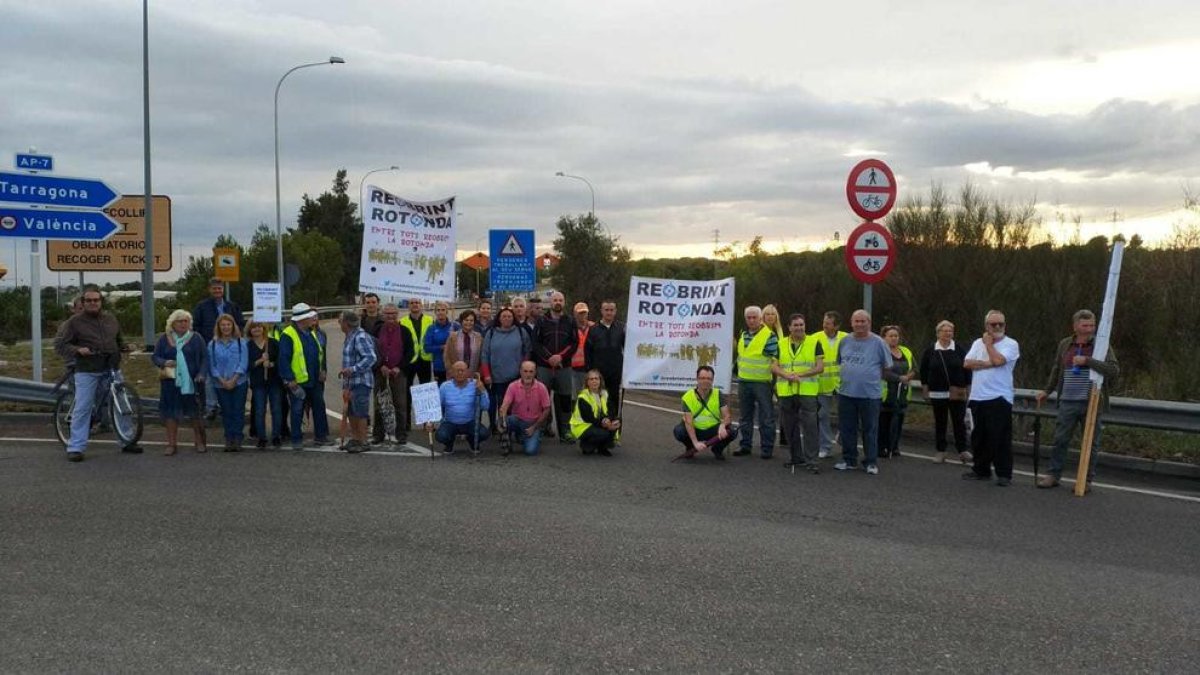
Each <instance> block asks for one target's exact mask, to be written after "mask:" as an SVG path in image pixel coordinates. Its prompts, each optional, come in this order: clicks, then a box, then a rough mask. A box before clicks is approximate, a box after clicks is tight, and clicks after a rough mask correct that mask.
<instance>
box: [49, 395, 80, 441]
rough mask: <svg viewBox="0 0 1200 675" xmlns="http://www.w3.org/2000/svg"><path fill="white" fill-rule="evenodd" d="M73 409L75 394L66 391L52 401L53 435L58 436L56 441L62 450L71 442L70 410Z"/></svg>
mask: <svg viewBox="0 0 1200 675" xmlns="http://www.w3.org/2000/svg"><path fill="white" fill-rule="evenodd" d="M74 407H75V392H74V390H71V389H66V390H63V392H62V393H60V394H59V395H58V398H57V399H56V400H55V401H54V412H53V413H51V416H52V417H53V420H54V433H55V434H57V435H58V440H59V442H60V443H62V444H63V447H64V448H65V447H67V444H68V443H69V442H70V441H71V409H72V408H74Z"/></svg>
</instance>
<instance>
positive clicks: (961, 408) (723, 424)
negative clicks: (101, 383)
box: [56, 279, 1118, 488]
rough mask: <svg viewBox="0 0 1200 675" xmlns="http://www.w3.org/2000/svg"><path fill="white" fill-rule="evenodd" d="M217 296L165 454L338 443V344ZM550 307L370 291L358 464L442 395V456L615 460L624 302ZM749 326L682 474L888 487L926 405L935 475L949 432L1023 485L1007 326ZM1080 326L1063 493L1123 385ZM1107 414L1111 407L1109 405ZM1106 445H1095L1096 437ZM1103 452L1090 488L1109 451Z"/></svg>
mask: <svg viewBox="0 0 1200 675" xmlns="http://www.w3.org/2000/svg"><path fill="white" fill-rule="evenodd" d="M209 289H210V297H208V298H206V299H205V300H203V301H202V302H200V303H199V304H198V305H197V306H196V308H195V310H194V311H193V312H187V311H185V310H175V311H174V312H172V313H171V315H170V316H169V317H168V319H167V323H166V327H165V331H164V333H163V334H162V335H161V336H160V337H159V338H158V340H157V343H156V345H155V348H154V352H153V354H152V357H151V358H152V361H153V363H154V365H155V366H156V367H158V369H159V376H160V399H159V413H160V416H161V418H162V419H163V421H164V424H165V427H166V432H167V448H166V451H165V454H167V455H173V454H175V453H176V452H177V444H178V430H179V425H180V423H181V422H183V421H190V422H191V425H192V427H193V432H194V443H195V449H196V451H197V452H205V451H206V450H207V447H206V434H205V426H204V417H208V418H209V419H213V418H214V417H215V415H217V414H218V413H219V414H220V416H221V420H222V426H223V429H224V438H225V450H226V451H231V452H235V451H238V450H241V449H242V444H243V440H244V433H243V432H244V429H245V427H246V402H247V398H249V399H250V411H251V413H250V414H251V424H250V428H251V433H252V435H253V436H254V437H255V438H256V439H257V447H258V448H260V449H266V448H267V447H268V445H269V446H271V447H275V448H278V447H281V446H282V444H283V442H284V441H285V440H286V441H288V442H290V444H291V447H292V449H295V450H299V449H302V448H303V447H304V443H303V441H304V438H303V429H304V419H305V417H306V416H311V427H312V443H313V444H314V445H315V446H318V447H332V446H335V445H337V443H336V442H335V441H334V440H333V439H332V438H331V437H330V428H329V423H328V418H327V414H326V410H325V392H324V387H325V383H326V379H327V373H328V366H327V363H328V356H327V354H326V351H327V347H328V337H327V335H326V334H325V332H324V331H323V330H322V329H321V327H320V325H319V321H318V318H317V312H316V311H315V310H314V309H313V308H312V307H311V306H309V305H308V304H306V303H303V302H301V303H297V304H296V305H295V306H293V307H292V312H291V316H290V319H289V320H288V321H287V322H285V323H283V324H280V325H275V324H265V323H255V322H250V323H246V321H245V320H244V319H243V317H242V313H241V311H240V310H239V308H238V307H237V305H236V304H234V303H233V302H232V301H231V300H229V299H226V298H225V297H224V285H223V284H222V283H221V282H220V281H218V280H215V279H214V280H212V282H211V283H210V287H209ZM81 298H82V300H83V305H82V307H81V311H78V312H77V314H76V315H75V316H74V317H72V318H71V319H70V320H68V321H67V322H65V323H64V324H63V326H62V327H61V328H60V330H59V334H58V337H57V338H56V348H57V349H58V352H59V353H60V354H61V355H62V356H63V357H64V358H65V359H68V360H70V361H72V362H73V363H74V364H75V369H76V374H75V377H76V389H77V394H76V400H75V405H76V407H77V409H78V410H79V411H82V410H87V409H90V406H91V403H92V402H91V400H88V395H87V394H88V392H89V391H92V389H94V387H91V388H89V387H88V386H87V385H88V383H89V382H90V381H91V380H90V379H88V378H93V379H94V376H95V373H96V372H98V369H99V368H100V367H101V366H103V367H105V368H107V367H114V364H115V363H117V362H119V360H120V355H119V352H120V350H119V349H117V345H118V343H119V341H120V335H119V327H118V326H117V325H116V322H115V319H113V318H112V317H111V315H109V314H107V313H104V312H103V311H102V307H101V305H102V302H103V300H102V298H101V296H100V293H99V290H98V289H95V288H94V287H89V288H87V289H85V290H84V293H83V294H82V296H81ZM542 304H543V303H542V300H541V298H540V297H538V296H533V297H529V298H525V297H520V296H518V297H514V298H512V299H511V300H510V301H509V302H508V303H507V304H505V305H503V306H502V307H501V308H500V309H499V310H498V311H495V312H494V311H493V308H494V305H493V304H492V302H491V301H490V300H487V299H484V300H482V301H481V302H480V303H479V304H478V306H477V307H476V308H473V309H467V310H465V311H462V312H460V313H459V314H458V316H457V317H451V315H450V307H449V305H448V304H447V303H445V302H440V301H439V302H436V303H434V305H433V315H432V316H430V315H428V314H426V313H425V311H424V309H425V305H424V303H423V302H422V301H421V300H420V299H418V298H410V299H409V300H408V301H407V307H406V308H405V309H406V311H405V312H403V315H402V312H401V309H400V308H399V307H398V306H397V305H395V304H391V303H388V304H382V303H381V301H380V298H379V297H378V296H377V295H375V294H373V293H367V294H366V295H365V296H364V297H363V309H362V311H361V312H354V311H346V312H343V313H342V314H341V315H340V317H339V318H338V325H339V328H340V329H341V330H342V332H343V333H344V335H345V340H344V345H343V349H342V364H341V365H342V367H341V369H340V370H338V371H337V379H338V380H339V381H340V383H341V388H342V392H343V394H342V401H343V404H344V406H343V415H344V419H345V421H346V425H347V427H348V431H349V436H350V438H349V440H344V442H343V445H342V447H343V449H345V450H346V451H348V452H352V453H354V452H361V451H363V450H366V449H368V448H370V447H372V446H380V445H384V444H390V443H395V444H399V445H403V444H405V443H407V441H408V434H409V431H410V430H411V429H412V426H413V419H412V416H411V415H410V410H411V388H412V387H413V386H415V385H418V384H424V383H429V382H436V383H437V386H438V391H439V399H440V403H441V407H442V410H441V413H442V414H441V421H440V422H439V423H438V424H437V426H436V440H437V441H438V442H439V443H440V444H441V446H442V447H441V451H442V452H443V453H452V452H453V451H454V445H455V442H456V440H457V439H458V438H459V437H463V438H465V439H466V443H467V445H468V447H469V448H470V449H471V450H473V451H478V449H479V448H480V444H481V443H483V442H484V441H486V440H488V439H489V438H491V437H496V436H498V437H499V439H500V446H501V448H502V451H503V452H504V453H505V454H507V453H509V452H510V451H511V449H512V447H513V446H514V445H515V446H517V447H519V448H520V449H521V450H522V451H523V452H524V453H525V454H527V455H536V454H538V452H539V449H540V447H541V441H542V438H543V437H555V436H557V437H558V438H559V439H560V441H561V442H562V443H565V444H571V443H578V445H579V448H580V450H581V451H582V452H583V453H584V454H597V455H600V456H611V455H612V451H613V449H614V448H615V447H616V445H618V444H619V442H620V433H621V388H620V381H621V372H622V369H623V365H624V348H625V326H624V324H623V323H622V322H621V321H620V320H618V319H617V318H616V315H617V304H616V303H615V302H614V301H611V300H606V301H604V302H602V303H601V305H600V316H599V320H592V319H591V318H590V311H589V308H588V306H587V304H585V303H583V302H579V303H576V304H575V305H574V306H573V312H572V313H567V312H566V311H565V310H566V303H565V298H564V296H563V294H562V293H559V292H552V293H550V294H549V296H548V303H547V305H548V306H546V307H543V306H542ZM743 316H744V320H745V328H744V330H741V331H740V332H739V333H738V335H737V338H736V350H735V351H736V355H737V356H736V361H735V365H734V368H735V374H736V378H735V382H736V392H737V397H738V408H739V412H740V415H739V420H738V423H735V422H734V421H733V418H732V413H731V411H730V410H731V408H730V404H729V400H728V394H727V392H722V391H718V390H717V389H716V387H715V386H714V382H715V380H716V377H715V375H716V373H715V371H714V370H713V368H712V367H711V366H707V365H705V366H701V367H700V368H699V369H698V370H697V372H696V384H695V387H694V388H692V389H689V390H688V391H687V392H685V393H684V394H683V396H682V401H681V403H682V421H681V422H680V423H679V424H678V425H677V426H676V427H675V430H674V437H675V440H676V441H678V442H679V443H680V444H681V445H682V446H683V453H682V454H681V455H679V457H677V459H687V460H692V459H695V458H696V457H697V456H698V454H699V453H701V452H704V451H710V452H711V453H712V455H713V456H714V457H715V458H716V459H718V460H724V459H725V451H726V449H727V448H728V447H729V446H730V445H731V444H733V443H734V442H735V441H738V443H739V445H738V449H737V450H735V451H734V452H732V455H734V456H749V455H751V454H753V446H754V434H755V432H756V431H757V434H758V442H759V456H760V457H761V458H762V459H768V460H769V459H771V458H772V457H773V456H774V450H775V446H776V440H777V433H778V441H779V443H780V444H781V445H783V444H786V445H787V446H788V455H789V456H788V458H787V461H786V462H785V463H784V466H785V467H787V468H790V469H792V470H795V469H797V468H799V469H804V470H807V471H810V472H812V473H820V466H821V464H820V462H819V460H820V459H826V458H833V459H834V460H835V463H834V465H833V468H834V469H835V470H838V471H850V470H854V469H857V468H859V467H860V466H861V467H862V468H863V469H864V470H865V472H866V473H867V474H868V475H875V474H878V473H879V459H880V458H890V457H899V456H900V455H901V445H900V438H901V435H902V431H903V428H904V421H905V414H906V411H907V408H908V405H909V402H910V401H911V400H912V398H913V396H914V390H917V391H919V395H920V396H922V397H924V398H925V399H926V400H927V401H928V402H929V403H930V405H931V407H932V410H933V417H934V434H935V450H936V453H937V454H936V457H935V459H936V461H938V462H945V461H946V460H947V459H948V458H949V457H950V456H951V455H950V453H949V436H950V435H951V434H952V436H953V441H954V453H955V454H954V456H956V457H957V458H958V460H959V461H961V462H962V463H963V464H965V465H969V466H970V468H969V470H968V471H967V472H966V473H965V474H964V476H963V477H964V478H966V479H971V480H981V481H982V480H993V479H994V482H995V484H996V485H999V486H1007V485H1009V484H1010V483H1011V481H1012V406H1013V394H1014V388H1013V369H1014V367H1015V365H1016V362H1017V360H1018V359H1019V358H1020V356H1021V354H1020V348H1019V345H1018V343H1017V341H1016V340H1015V339H1013V338H1012V337H1010V336H1008V335H1007V333H1006V321H1005V316H1004V314H1003V312H1001V311H999V310H991V311H989V312H987V314H986V316H985V318H984V325H983V332H982V334H981V336H980V337H979V338H976V339H974V340H973V342H972V343H971V345H970V347H969V348H968V347H965V346H964V345H962V344H960V343H958V342H956V341H955V330H956V327H955V325H954V324H953V323H951V322H950V321H945V320H943V321H940V322H939V323H938V324H937V325H936V340H935V341H934V342H933V343H932V344H930V345H928V346H927V347H926V348H925V349H924V350H922V352H921V355H920V358H919V359H918V358H916V357H915V355H914V352H913V351H912V349H910V347H908V346H907V345H905V344H903V342H904V334H903V331H902V329H901V328H900V327H899V326H894V325H889V326H884V327H882V328H881V329H880V330H879V332H878V333H875V332H872V325H871V316H870V315H869V314H868V313H867V312H866V311H865V310H861V309H860V310H857V311H855V312H853V313H852V314H851V316H850V329H851V330H850V332H845V331H843V330H841V324H842V317H841V315H840V314H839V313H838V312H837V311H828V312H825V313H824V315H823V316H822V320H821V328H820V330H817V331H815V332H812V333H809V332H808V324H807V320H806V317H805V316H803V315H802V314H792V315H791V316H789V317H788V318H787V321H786V323H785V322H783V321H782V320H781V317H780V314H779V312H778V310H777V309H776V308H775V307H774V306H773V305H766V306H765V307H761V308H760V307H758V306H749V307H746V308H745V310H744V312H743ZM1073 327H1074V334H1073V335H1071V336H1069V337H1067V338H1064V339H1063V340H1062V341H1061V342H1060V344H1059V349H1058V351H1057V353H1056V355H1055V360H1054V366H1053V369H1052V372H1051V377H1050V381H1049V382H1048V384H1047V385H1046V386H1045V387H1044V388H1043V389H1042V390H1041V391H1039V393H1038V401H1039V403H1040V402H1041V401H1042V400H1043V399H1045V398H1046V397H1047V396H1048V395H1049V394H1051V393H1055V394H1057V400H1058V425H1057V427H1056V434H1055V442H1054V450H1053V451H1052V455H1051V463H1050V470H1049V472H1048V473H1046V474H1045V475H1043V476H1041V477H1039V479H1038V485H1039V487H1046V488H1049V487H1055V486H1057V485H1058V484H1059V479H1060V476H1061V473H1062V470H1063V466H1064V464H1065V460H1066V451H1067V445H1068V444H1069V443H1070V440H1071V438H1072V434H1073V432H1074V430H1075V428H1076V427H1078V426H1081V425H1082V424H1083V423H1084V418H1085V414H1086V408H1087V398H1088V394H1089V393H1090V391H1091V385H1090V372H1091V371H1092V370H1096V371H1097V372H1099V373H1100V374H1101V375H1104V376H1105V377H1106V378H1110V379H1111V378H1113V377H1115V376H1116V375H1117V373H1118V366H1117V360H1116V356H1115V354H1114V353H1113V351H1112V350H1109V351H1108V353H1107V355H1106V356H1105V358H1104V359H1103V360H1097V359H1095V358H1093V356H1092V350H1093V348H1094V333H1095V329H1096V317H1095V315H1094V314H1093V313H1092V312H1090V311H1088V310H1080V311H1078V312H1076V313H1075V315H1074V317H1073ZM80 379H83V380H85V381H84V383H83V385H84V386H80ZM918 383H919V387H918V386H916V385H917V384H918ZM93 398H94V392H93ZM1102 401H1103V403H1104V405H1106V404H1107V395H1106V394H1105V395H1103V396H1102ZM84 406H86V407H84ZM777 412H778V415H777ZM268 414H269V417H270V422H271V423H270V425H269V426H268V424H267V418H268ZM835 418H836V420H837V424H836V429H835V425H834V419H835ZM756 422H757V425H756V424H755V423H756ZM777 422H778V423H777ZM427 428H428V429H429V431H430V432H431V433H432V432H433V431H434V428H433V426H432V425H427ZM86 432H87V430H86V429H82V430H80V433H78V434H77V433H76V430H74V429H73V432H72V440H71V442H70V443H69V444H68V448H67V451H68V457H69V458H70V459H72V460H73V461H78V460H80V459H82V457H83V450H84V448H85V446H86V442H87V437H86V435H87V433H86ZM76 436H80V437H79V438H77V437H76ZM1093 438H1094V440H1093V444H1094V446H1098V444H1099V424H1097V428H1096V429H1095V432H1094V435H1093ZM835 444H837V445H839V446H840V450H841V452H840V457H835V451H834V446H835ZM860 444H861V449H862V457H861V462H860V457H859V447H860ZM126 450H127V451H131V452H136V451H138V450H140V448H136V447H131V448H127V449H126ZM1091 456H1092V464H1091V465H1090V466H1089V471H1088V475H1089V482H1090V480H1091V476H1092V473H1093V471H1094V462H1095V457H1096V453H1095V452H1093V453H1092V455H1091Z"/></svg>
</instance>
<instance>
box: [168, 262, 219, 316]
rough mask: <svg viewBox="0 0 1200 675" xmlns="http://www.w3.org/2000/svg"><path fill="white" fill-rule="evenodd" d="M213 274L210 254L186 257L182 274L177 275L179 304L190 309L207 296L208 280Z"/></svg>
mask: <svg viewBox="0 0 1200 675" xmlns="http://www.w3.org/2000/svg"><path fill="white" fill-rule="evenodd" d="M212 276H213V260H212V257H211V256H207V255H202V256H192V257H189V258H188V264H187V267H185V268H184V270H183V276H181V277H179V285H178V289H179V295H178V296H177V297H178V298H179V306H180V307H184V308H187V310H188V311H191V308H192V307H195V306H196V303H198V302H200V301H201V300H203V299H204V298H207V297H208V280H209V279H211V278H212Z"/></svg>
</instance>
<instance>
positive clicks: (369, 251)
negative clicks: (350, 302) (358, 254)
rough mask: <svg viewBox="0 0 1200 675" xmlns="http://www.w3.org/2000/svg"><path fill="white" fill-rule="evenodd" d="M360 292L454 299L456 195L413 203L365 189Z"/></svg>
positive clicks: (372, 189)
mask: <svg viewBox="0 0 1200 675" xmlns="http://www.w3.org/2000/svg"><path fill="white" fill-rule="evenodd" d="M360 203H361V204H365V205H366V206H365V207H364V208H363V210H362V218H363V243H362V267H361V270H360V271H359V275H358V290H360V291H363V292H368V291H369V292H373V293H380V294H387V295H392V296H398V297H402V298H409V297H417V298H423V299H427V300H453V299H454V251H455V246H456V242H455V229H454V222H455V217H454V197H449V198H447V199H442V200H439V201H434V202H413V201H409V200H407V199H405V198H403V197H398V196H396V195H394V194H392V193H390V192H388V191H387V190H384V189H383V188H380V187H377V186H375V185H366V186H364V187H363V193H362V201H361V202H360Z"/></svg>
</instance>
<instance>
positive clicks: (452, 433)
mask: <svg viewBox="0 0 1200 675" xmlns="http://www.w3.org/2000/svg"><path fill="white" fill-rule="evenodd" d="M476 431H478V433H479V442H480V443H483V442H484V441H486V440H487V439H488V436H490V435H491V434H490V433H489V432H488V428H487V427H485V426H483V425H482V424H480V423H479V422H475V426H474V427H472V426H471V423H470V422H463V423H462V424H455V423H454V422H447V421H443V422H442V423H441V424H439V425H438V428H437V434H436V435H435V436H434V438H436V439H437V442H438V443H441V444H442V445H444V446H446V449H447V450H450V449H452V448H453V447H454V439H455V437H457V436H459V435H463V436H466V437H467V445H469V446H471V449H472V450H474V449H475V447H476V446H475V433H476Z"/></svg>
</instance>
